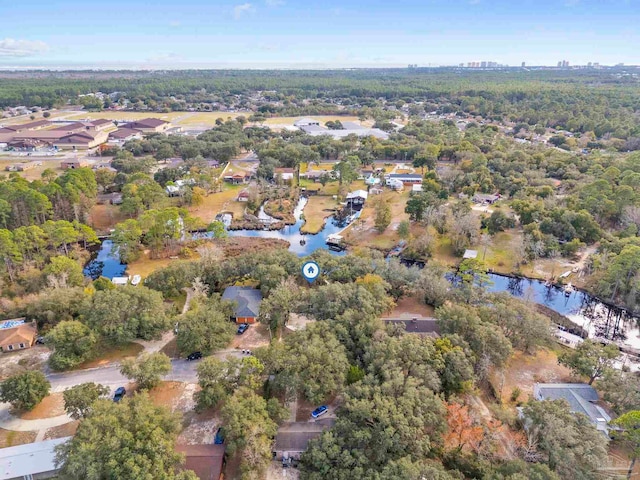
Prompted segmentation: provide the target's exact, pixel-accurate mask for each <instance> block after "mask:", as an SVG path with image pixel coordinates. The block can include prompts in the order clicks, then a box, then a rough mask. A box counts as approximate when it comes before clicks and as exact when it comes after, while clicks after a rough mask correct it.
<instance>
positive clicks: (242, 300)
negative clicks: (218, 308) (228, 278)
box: [222, 287, 262, 323]
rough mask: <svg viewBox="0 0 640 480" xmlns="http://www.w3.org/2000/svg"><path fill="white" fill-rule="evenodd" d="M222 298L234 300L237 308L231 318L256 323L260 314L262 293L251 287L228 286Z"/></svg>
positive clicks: (240, 321)
mask: <svg viewBox="0 0 640 480" xmlns="http://www.w3.org/2000/svg"><path fill="white" fill-rule="evenodd" d="M222 300H228V301H230V302H234V303H235V304H236V305H235V308H234V310H233V316H232V317H231V319H232V320H233V321H234V322H236V323H256V322H257V321H258V315H259V314H260V304H261V303H262V293H261V292H260V290H258V289H256V288H251V287H227V288H226V289H225V291H224V293H223V294H222Z"/></svg>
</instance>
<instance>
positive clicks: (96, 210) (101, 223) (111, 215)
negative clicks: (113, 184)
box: [89, 205, 127, 234]
mask: <svg viewBox="0 0 640 480" xmlns="http://www.w3.org/2000/svg"><path fill="white" fill-rule="evenodd" d="M126 219H127V216H126V215H124V214H122V213H121V212H120V207H118V206H117V205H94V206H93V207H91V212H90V213H89V225H91V226H92V227H93V229H94V230H96V231H97V232H99V233H105V234H106V233H109V230H111V229H112V228H114V227H115V226H116V224H117V223H120V222H123V221H124V220H126Z"/></svg>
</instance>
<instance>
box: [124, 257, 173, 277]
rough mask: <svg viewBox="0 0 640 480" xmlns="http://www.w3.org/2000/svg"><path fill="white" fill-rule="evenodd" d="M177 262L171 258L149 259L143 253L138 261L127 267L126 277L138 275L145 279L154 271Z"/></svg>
mask: <svg viewBox="0 0 640 480" xmlns="http://www.w3.org/2000/svg"><path fill="white" fill-rule="evenodd" d="M177 261H178V260H173V259H171V258H149V254H148V253H144V254H143V255H142V256H141V257H140V258H139V259H138V260H136V261H135V262H131V263H129V264H128V265H127V275H140V276H141V277H142V278H147V277H148V276H149V275H151V274H152V273H153V272H155V271H156V270H159V269H161V268H164V267H166V266H167V265H169V264H170V263H171V262H177Z"/></svg>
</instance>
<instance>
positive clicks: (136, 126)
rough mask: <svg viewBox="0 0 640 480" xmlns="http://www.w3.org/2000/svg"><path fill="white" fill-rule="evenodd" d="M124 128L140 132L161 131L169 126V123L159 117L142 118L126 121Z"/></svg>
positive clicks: (164, 130)
mask: <svg viewBox="0 0 640 480" xmlns="http://www.w3.org/2000/svg"><path fill="white" fill-rule="evenodd" d="M125 128H130V129H133V130H140V131H141V132H142V133H163V132H166V131H167V130H169V129H170V128H171V123H169V122H167V121H165V120H160V119H159V118H143V119H142V120H136V121H135V122H130V123H127V124H126V125H125Z"/></svg>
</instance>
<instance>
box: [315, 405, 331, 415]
mask: <svg viewBox="0 0 640 480" xmlns="http://www.w3.org/2000/svg"><path fill="white" fill-rule="evenodd" d="M328 411H329V407H327V406H326V405H321V406H319V407H318V408H316V409H315V410H314V411H313V412H311V416H312V417H313V418H318V417H320V416H322V415H324V414H325V413H327V412H328Z"/></svg>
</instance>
